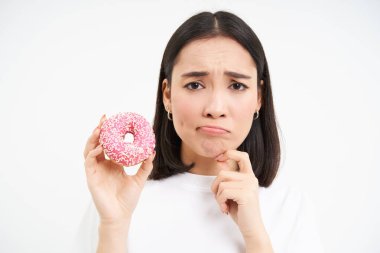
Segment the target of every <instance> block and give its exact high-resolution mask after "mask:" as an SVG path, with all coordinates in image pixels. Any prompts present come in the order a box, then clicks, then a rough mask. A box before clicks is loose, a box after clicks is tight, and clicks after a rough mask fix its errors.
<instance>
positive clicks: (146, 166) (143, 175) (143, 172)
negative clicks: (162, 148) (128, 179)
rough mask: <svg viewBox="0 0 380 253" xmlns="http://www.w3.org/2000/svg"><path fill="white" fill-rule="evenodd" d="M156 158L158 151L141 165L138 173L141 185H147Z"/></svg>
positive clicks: (137, 176)
mask: <svg viewBox="0 0 380 253" xmlns="http://www.w3.org/2000/svg"><path fill="white" fill-rule="evenodd" d="M155 156H156V151H153V153H152V154H151V155H150V156H149V157H148V158H147V159H146V160H144V161H143V162H142V163H141V165H140V168H139V169H138V171H137V173H136V178H137V179H138V181H139V182H140V184H141V185H143V184H144V183H145V181H146V180H147V178H148V176H149V175H150V173H151V172H152V169H153V160H154V157H155Z"/></svg>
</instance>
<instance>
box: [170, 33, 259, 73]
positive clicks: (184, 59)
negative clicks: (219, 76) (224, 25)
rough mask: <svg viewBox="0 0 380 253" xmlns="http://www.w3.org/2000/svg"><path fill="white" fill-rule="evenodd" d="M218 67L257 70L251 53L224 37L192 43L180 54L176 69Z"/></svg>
mask: <svg viewBox="0 0 380 253" xmlns="http://www.w3.org/2000/svg"><path fill="white" fill-rule="evenodd" d="M217 66H218V67H221V68H224V69H228V70H245V71H249V72H251V71H254V72H255V70H256V65H255V62H254V61H253V59H252V57H251V55H250V54H249V52H248V51H247V50H246V49H245V48H244V47H243V46H242V45H240V44H239V43H238V42H236V41H235V40H233V39H231V38H228V37H222V36H219V37H214V38H207V39H198V40H195V41H192V42H190V43H189V44H187V45H186V46H184V47H183V48H182V49H181V51H180V52H179V54H178V56H177V59H176V63H175V66H174V67H175V68H177V69H194V68H207V69H212V68H215V67H217ZM173 71H174V69H173Z"/></svg>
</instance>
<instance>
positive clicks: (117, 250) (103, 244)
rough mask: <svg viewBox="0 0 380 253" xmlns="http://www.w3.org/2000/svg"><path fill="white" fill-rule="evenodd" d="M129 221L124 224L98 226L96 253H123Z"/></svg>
mask: <svg viewBox="0 0 380 253" xmlns="http://www.w3.org/2000/svg"><path fill="white" fill-rule="evenodd" d="M129 224H130V219H129V220H128V221H127V222H125V223H117V224H106V223H100V225H99V243H98V249H97V251H96V252H97V253H109V252H113V253H125V252H126V250H127V238H128V231H129Z"/></svg>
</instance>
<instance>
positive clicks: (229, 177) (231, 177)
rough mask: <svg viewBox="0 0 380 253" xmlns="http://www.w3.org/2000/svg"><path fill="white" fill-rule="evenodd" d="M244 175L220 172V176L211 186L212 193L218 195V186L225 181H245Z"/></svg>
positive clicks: (234, 172)
mask: <svg viewBox="0 0 380 253" xmlns="http://www.w3.org/2000/svg"><path fill="white" fill-rule="evenodd" d="M243 180H244V175H242V174H241V173H239V172H237V171H228V170H222V171H220V172H219V174H218V176H217V177H216V178H215V180H214V182H213V183H212V185H211V191H212V192H213V193H214V194H216V193H217V192H218V186H219V184H220V183H221V182H224V181H243Z"/></svg>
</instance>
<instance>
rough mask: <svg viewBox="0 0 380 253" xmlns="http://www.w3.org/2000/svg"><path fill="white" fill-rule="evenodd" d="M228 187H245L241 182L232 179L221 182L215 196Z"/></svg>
mask: <svg viewBox="0 0 380 253" xmlns="http://www.w3.org/2000/svg"><path fill="white" fill-rule="evenodd" d="M226 189H243V185H242V183H241V182H236V181H231V182H221V183H220V184H219V187H218V192H217V193H216V194H215V197H216V198H217V197H219V195H220V194H221V193H222V192H223V191H224V190H226Z"/></svg>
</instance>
